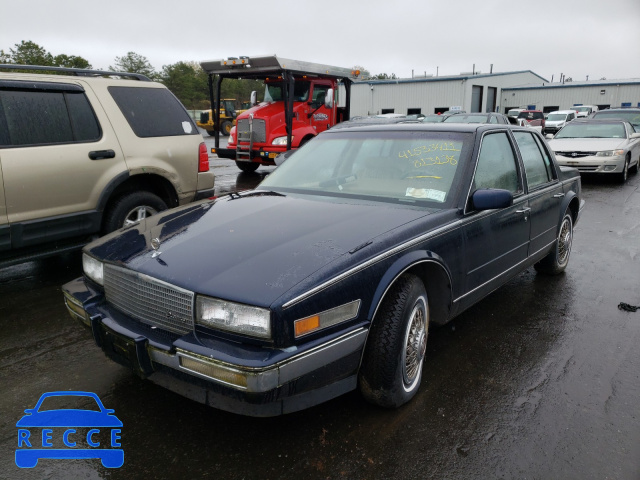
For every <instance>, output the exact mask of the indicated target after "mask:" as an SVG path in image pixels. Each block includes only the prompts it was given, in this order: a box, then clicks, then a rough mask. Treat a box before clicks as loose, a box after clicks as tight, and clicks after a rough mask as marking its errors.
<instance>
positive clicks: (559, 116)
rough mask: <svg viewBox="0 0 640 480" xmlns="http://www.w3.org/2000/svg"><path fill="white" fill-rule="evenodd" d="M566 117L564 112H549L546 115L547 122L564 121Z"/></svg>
mask: <svg viewBox="0 0 640 480" xmlns="http://www.w3.org/2000/svg"><path fill="white" fill-rule="evenodd" d="M566 119H567V114H566V113H550V114H549V116H548V117H547V121H548V122H564V121H565V120H566Z"/></svg>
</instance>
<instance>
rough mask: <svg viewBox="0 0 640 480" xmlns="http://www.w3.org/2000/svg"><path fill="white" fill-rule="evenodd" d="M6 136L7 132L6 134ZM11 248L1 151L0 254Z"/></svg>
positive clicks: (0, 152) (0, 121) (0, 126)
mask: <svg viewBox="0 0 640 480" xmlns="http://www.w3.org/2000/svg"><path fill="white" fill-rule="evenodd" d="M4 133H5V134H6V132H4ZM2 137H3V132H2V120H0V142H1V141H2V140H1V139H2ZM9 248H11V231H10V230H9V220H8V219H7V202H6V201H5V199H4V182H3V179H2V150H0V252H1V251H2V250H8V249H9Z"/></svg>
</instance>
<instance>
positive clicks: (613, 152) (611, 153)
mask: <svg viewBox="0 0 640 480" xmlns="http://www.w3.org/2000/svg"><path fill="white" fill-rule="evenodd" d="M620 155H624V150H605V151H603V152H598V153H596V157H617V156H620Z"/></svg>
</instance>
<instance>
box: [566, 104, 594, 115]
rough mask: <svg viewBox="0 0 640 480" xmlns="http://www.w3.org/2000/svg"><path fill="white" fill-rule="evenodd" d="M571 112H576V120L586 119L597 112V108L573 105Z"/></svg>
mask: <svg viewBox="0 0 640 480" xmlns="http://www.w3.org/2000/svg"><path fill="white" fill-rule="evenodd" d="M571 110H575V111H576V112H578V118H581V117H588V116H589V115H591V114H592V113H593V112H597V111H598V107H596V106H595V105H574V106H573V107H571Z"/></svg>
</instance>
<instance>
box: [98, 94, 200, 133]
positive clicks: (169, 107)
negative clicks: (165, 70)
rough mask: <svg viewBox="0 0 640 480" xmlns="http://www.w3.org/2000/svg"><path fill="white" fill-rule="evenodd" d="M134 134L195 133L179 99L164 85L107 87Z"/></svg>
mask: <svg viewBox="0 0 640 480" xmlns="http://www.w3.org/2000/svg"><path fill="white" fill-rule="evenodd" d="M109 93H111V96H112V97H113V99H114V100H115V101H116V103H117V104H118V107H120V111H121V112H122V114H123V115H124V116H125V118H126V119H127V122H129V125H130V126H131V128H132V129H133V131H134V133H135V134H136V135H137V136H138V137H142V138H146V137H173V136H176V135H197V134H199V132H198V129H197V128H196V125H195V124H194V123H193V120H191V117H189V114H188V113H187V111H186V110H185V109H184V107H183V106H182V104H181V103H180V101H179V100H178V99H177V98H176V97H174V96H173V94H172V93H171V92H170V91H169V90H167V89H165V88H141V87H109Z"/></svg>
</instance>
